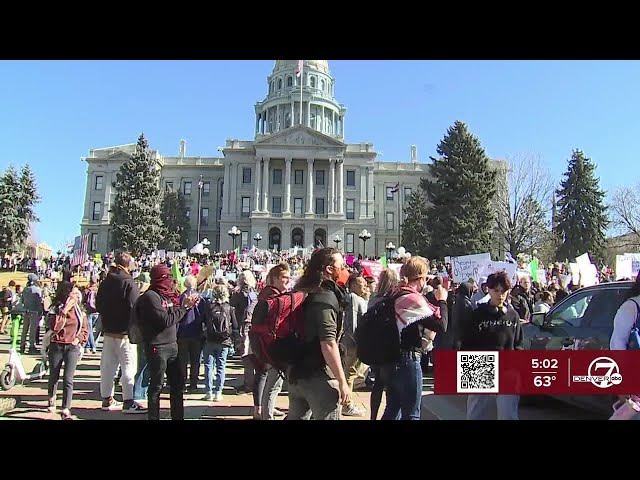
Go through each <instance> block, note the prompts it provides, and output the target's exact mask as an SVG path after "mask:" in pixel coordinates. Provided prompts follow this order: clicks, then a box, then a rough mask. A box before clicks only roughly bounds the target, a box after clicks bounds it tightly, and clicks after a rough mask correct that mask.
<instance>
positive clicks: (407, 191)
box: [404, 187, 412, 202]
mask: <svg viewBox="0 0 640 480" xmlns="http://www.w3.org/2000/svg"><path fill="white" fill-rule="evenodd" d="M411 193H412V191H411V187H404V201H405V202H406V201H407V200H409V197H411Z"/></svg>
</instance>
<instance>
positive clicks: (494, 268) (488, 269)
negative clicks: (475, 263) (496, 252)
mask: <svg viewBox="0 0 640 480" xmlns="http://www.w3.org/2000/svg"><path fill="white" fill-rule="evenodd" d="M496 272H507V275H509V278H510V279H511V281H512V282H513V283H514V284H515V283H516V282H517V281H518V277H517V276H516V264H515V263H509V262H492V261H489V262H486V261H485V264H484V265H483V268H482V270H481V271H480V277H488V276H489V275H491V274H492V273H496Z"/></svg>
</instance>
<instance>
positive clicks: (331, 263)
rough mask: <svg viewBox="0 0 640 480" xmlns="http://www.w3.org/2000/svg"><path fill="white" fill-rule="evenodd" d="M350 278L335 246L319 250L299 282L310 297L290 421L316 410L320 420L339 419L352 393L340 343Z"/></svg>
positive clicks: (292, 374) (293, 369)
mask: <svg viewBox="0 0 640 480" xmlns="http://www.w3.org/2000/svg"><path fill="white" fill-rule="evenodd" d="M348 278H349V272H348V271H347V269H346V266H345V262H344V258H343V257H342V254H341V253H340V252H339V251H338V250H336V249H334V248H321V249H318V250H316V251H315V252H314V253H313V255H311V258H310V260H309V262H308V264H307V266H306V268H305V270H304V274H303V275H302V277H301V278H300V280H299V281H298V283H297V285H296V287H297V290H299V291H302V292H305V293H307V295H308V296H307V297H306V299H305V301H304V304H303V307H304V310H303V311H304V315H303V328H302V334H301V339H300V340H301V342H300V349H299V352H300V353H299V356H298V357H297V358H296V361H295V362H293V363H292V364H291V365H290V367H289V368H288V372H287V377H288V382H289V415H288V417H287V418H288V419H289V420H300V419H302V418H304V417H306V416H307V413H308V411H309V410H311V414H312V417H313V418H314V419H315V420H339V419H340V408H341V405H342V404H345V403H348V401H349V398H350V396H351V389H350V388H349V385H348V383H347V379H346V378H345V374H344V370H343V368H342V361H341V358H340V351H339V347H338V342H339V340H340V336H341V334H342V322H343V317H344V309H345V304H346V301H345V295H346V292H345V290H344V288H343V286H344V285H345V283H346V282H347V280H348ZM341 285H342V286H341Z"/></svg>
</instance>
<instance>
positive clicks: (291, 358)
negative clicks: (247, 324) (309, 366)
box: [249, 292, 307, 372]
mask: <svg viewBox="0 0 640 480" xmlns="http://www.w3.org/2000/svg"><path fill="white" fill-rule="evenodd" d="M306 297H307V294H306V293H303V292H286V293H281V294H280V295H276V296H273V297H269V298H266V299H264V300H260V301H259V302H258V304H257V305H256V308H255V310H254V311H253V321H252V324H251V330H250V332H249V341H250V342H251V349H252V351H253V353H254V355H255V356H256V358H257V360H258V361H259V362H260V363H262V364H269V365H271V366H272V367H274V368H275V369H277V370H280V371H281V372H284V371H285V370H286V369H287V367H288V366H290V365H294V364H295V363H296V361H297V359H298V358H299V356H300V354H301V351H302V345H303V337H302V336H303V333H304V316H303V310H304V308H303V303H304V300H305V298H306Z"/></svg>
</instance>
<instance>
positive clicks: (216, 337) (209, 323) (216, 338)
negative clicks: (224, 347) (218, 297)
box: [202, 299, 232, 343]
mask: <svg viewBox="0 0 640 480" xmlns="http://www.w3.org/2000/svg"><path fill="white" fill-rule="evenodd" d="M207 302H208V307H209V308H208V310H209V311H208V314H207V315H206V316H205V321H204V323H203V326H202V328H203V330H204V336H205V338H206V339H207V341H208V342H214V343H222V342H224V341H225V340H227V339H229V338H231V331H232V325H231V306H230V305H229V304H228V303H223V304H220V303H217V302H210V301H209V300H208V299H207Z"/></svg>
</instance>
